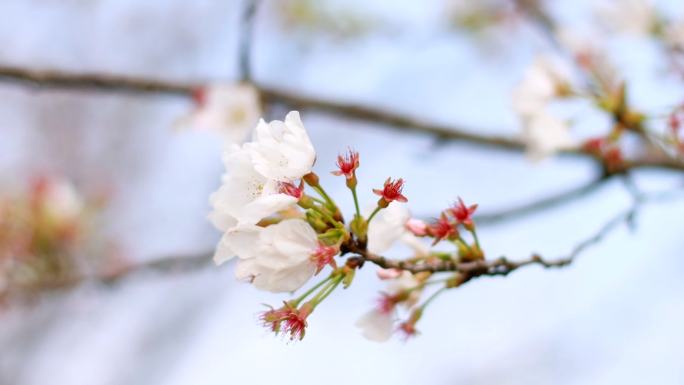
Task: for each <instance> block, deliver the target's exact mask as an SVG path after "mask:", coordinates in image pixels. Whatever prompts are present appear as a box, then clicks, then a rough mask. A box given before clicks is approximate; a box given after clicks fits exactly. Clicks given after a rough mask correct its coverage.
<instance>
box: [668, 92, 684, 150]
mask: <svg viewBox="0 0 684 385" xmlns="http://www.w3.org/2000/svg"><path fill="white" fill-rule="evenodd" d="M682 125H684V104H681V105H679V106H677V108H675V109H674V110H672V112H671V113H670V115H669V116H668V119H667V126H668V129H669V131H670V132H669V136H670V140H669V141H670V143H672V145H673V146H674V147H675V148H676V149H677V152H678V153H679V154H684V140H682V137H681V131H682Z"/></svg>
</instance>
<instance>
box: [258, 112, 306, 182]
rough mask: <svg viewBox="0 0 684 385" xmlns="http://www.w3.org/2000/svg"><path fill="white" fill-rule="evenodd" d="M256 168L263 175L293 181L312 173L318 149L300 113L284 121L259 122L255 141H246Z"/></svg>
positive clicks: (291, 115)
mask: <svg viewBox="0 0 684 385" xmlns="http://www.w3.org/2000/svg"><path fill="white" fill-rule="evenodd" d="M245 149H246V150H247V151H248V152H249V154H250V157H251V160H252V162H253V164H254V168H255V169H256V170H257V172H259V173H260V174H261V175H263V176H264V177H267V178H270V179H274V180H280V181H292V180H296V179H299V178H301V177H302V176H304V175H306V174H308V173H309V172H311V168H312V167H313V163H314V161H315V159H316V152H315V150H314V148H313V145H312V144H311V141H310V139H309V136H308V134H307V133H306V130H305V129H304V126H303V125H302V122H301V120H300V119H299V114H298V113H297V112H291V113H289V114H288V115H287V117H286V119H285V122H281V121H278V120H274V121H272V122H270V123H266V122H264V121H263V120H262V121H260V122H259V124H258V125H257V128H256V130H255V133H254V141H253V142H251V143H247V144H246V145H245Z"/></svg>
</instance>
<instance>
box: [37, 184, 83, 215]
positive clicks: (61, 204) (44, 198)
mask: <svg viewBox="0 0 684 385" xmlns="http://www.w3.org/2000/svg"><path fill="white" fill-rule="evenodd" d="M38 184H39V186H37V187H36V189H37V193H38V194H42V195H41V197H40V202H41V204H42V205H43V209H44V210H45V213H46V215H47V216H49V217H50V218H52V219H53V220H54V221H56V222H57V223H63V222H71V221H74V220H76V219H77V218H78V217H79V216H80V215H81V214H82V213H83V210H84V208H85V202H84V201H83V199H82V198H81V196H80V195H79V194H78V193H77V192H76V189H75V188H74V186H73V185H72V184H71V183H69V182H67V181H64V180H56V179H55V180H53V179H45V180H42V181H40V182H38Z"/></svg>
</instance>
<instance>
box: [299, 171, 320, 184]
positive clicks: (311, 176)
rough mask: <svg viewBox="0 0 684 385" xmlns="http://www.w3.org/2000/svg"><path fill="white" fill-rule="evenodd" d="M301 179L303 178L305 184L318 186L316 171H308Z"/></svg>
mask: <svg viewBox="0 0 684 385" xmlns="http://www.w3.org/2000/svg"><path fill="white" fill-rule="evenodd" d="M302 179H303V180H304V182H306V184H308V185H309V186H311V187H318V186H319V182H320V179H319V178H318V175H316V173H314V172H310V173H308V174H306V175H304V176H303V177H302Z"/></svg>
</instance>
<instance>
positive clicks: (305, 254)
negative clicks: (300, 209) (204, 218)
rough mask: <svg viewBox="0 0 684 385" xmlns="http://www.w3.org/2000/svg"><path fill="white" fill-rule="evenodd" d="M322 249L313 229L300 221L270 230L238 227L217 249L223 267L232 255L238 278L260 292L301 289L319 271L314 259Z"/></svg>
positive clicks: (216, 260)
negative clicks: (236, 259)
mask: <svg viewBox="0 0 684 385" xmlns="http://www.w3.org/2000/svg"><path fill="white" fill-rule="evenodd" d="M318 246H319V243H318V237H317V235H316V232H315V231H314V229H313V228H312V227H311V226H310V225H309V224H308V223H306V221H304V220H301V219H287V220H284V221H282V222H279V223H277V224H275V225H271V226H268V227H259V226H254V225H244V226H237V227H235V228H233V229H230V230H228V231H227V232H226V233H225V234H224V236H223V238H222V239H221V241H220V242H219V245H218V247H217V250H216V254H215V255H214V261H215V262H216V263H217V264H221V263H223V262H225V261H227V260H229V259H231V258H232V257H233V256H237V257H238V259H239V261H238V265H237V267H236V270H235V275H236V277H237V278H238V279H240V280H248V281H250V282H251V283H252V284H253V285H254V286H255V287H257V288H259V289H261V290H267V291H272V292H289V291H294V290H297V289H298V288H300V287H301V286H302V285H304V283H306V282H307V281H308V280H309V279H310V278H311V277H312V276H313V275H314V273H315V272H316V267H317V266H316V263H315V262H314V260H313V259H312V256H314V255H315V253H316V250H317V248H318Z"/></svg>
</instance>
